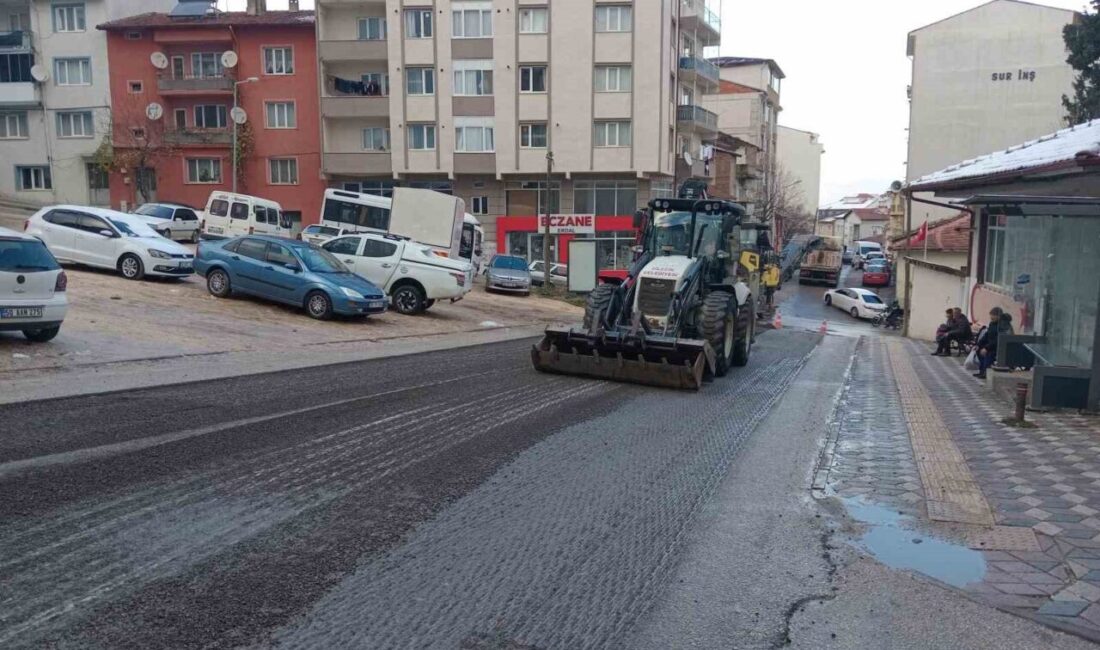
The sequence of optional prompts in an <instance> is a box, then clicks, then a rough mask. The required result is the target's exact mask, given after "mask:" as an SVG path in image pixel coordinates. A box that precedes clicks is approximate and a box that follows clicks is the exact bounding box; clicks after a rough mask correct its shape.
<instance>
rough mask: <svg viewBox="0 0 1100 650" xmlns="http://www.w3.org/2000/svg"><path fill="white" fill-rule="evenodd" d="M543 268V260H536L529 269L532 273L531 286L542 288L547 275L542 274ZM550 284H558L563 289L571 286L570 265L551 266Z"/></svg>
mask: <svg viewBox="0 0 1100 650" xmlns="http://www.w3.org/2000/svg"><path fill="white" fill-rule="evenodd" d="M542 267H543V264H542V260H535V261H534V262H531V265H530V266H528V267H527V270H528V271H530V272H531V284H532V285H534V286H536V287H541V286H542V283H543V278H544V276H545V275H546V274H545V273H543V272H542ZM550 284H556V285H558V286H561V287H564V286H566V285H567V284H569V265H568V264H553V263H552V264H550Z"/></svg>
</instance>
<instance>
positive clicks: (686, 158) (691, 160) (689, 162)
mask: <svg viewBox="0 0 1100 650" xmlns="http://www.w3.org/2000/svg"><path fill="white" fill-rule="evenodd" d="M684 162H685V163H686V164H687V166H688V167H691V166H692V165H693V164H694V163H695V159H694V158H692V157H691V152H690V151H685V152H684Z"/></svg>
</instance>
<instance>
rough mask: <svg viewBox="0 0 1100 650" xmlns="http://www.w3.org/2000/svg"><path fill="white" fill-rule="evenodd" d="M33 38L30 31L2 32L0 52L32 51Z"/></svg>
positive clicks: (0, 34) (0, 33) (0, 35)
mask: <svg viewBox="0 0 1100 650" xmlns="http://www.w3.org/2000/svg"><path fill="white" fill-rule="evenodd" d="M32 40H33V38H32V34H31V33H30V32H26V31H15V32H0V52H30V51H31V41H32Z"/></svg>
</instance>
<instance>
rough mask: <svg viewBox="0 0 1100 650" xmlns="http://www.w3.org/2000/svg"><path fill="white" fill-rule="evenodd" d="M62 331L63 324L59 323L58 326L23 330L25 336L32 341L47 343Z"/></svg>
mask: <svg viewBox="0 0 1100 650" xmlns="http://www.w3.org/2000/svg"><path fill="white" fill-rule="evenodd" d="M60 331H61V326H60V325H58V326H57V327H44V328H42V329H40V330H23V336H25V337H27V340H28V341H31V342H32V343H45V342H47V341H52V340H53V338H54V337H55V336H57V333H58V332H60Z"/></svg>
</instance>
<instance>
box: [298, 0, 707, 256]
mask: <svg viewBox="0 0 1100 650" xmlns="http://www.w3.org/2000/svg"><path fill="white" fill-rule="evenodd" d="M719 30H720V24H719V18H718V16H717V15H716V14H715V13H714V12H713V11H712V10H711V9H709V8H708V7H707V5H706V4H705V3H704V2H703V1H702V0H633V1H629V0H616V1H610V2H609V1H604V0H553V2H550V1H548V0H541V1H540V0H461V1H460V0H434V1H430V0H318V2H317V39H318V52H319V58H320V62H319V64H320V85H321V88H320V94H321V117H322V120H321V121H322V127H321V128H322V134H321V137H322V153H323V169H322V172H323V174H324V175H325V177H326V179H327V180H328V182H329V184H330V185H331V186H333V187H343V188H346V189H351V190H359V191H369V192H379V193H383V194H385V193H386V192H387V191H388V190H389V188H392V187H393V186H394V185H395V184H400V185H411V186H420V187H430V188H433V189H438V190H441V191H446V192H452V193H454V194H455V195H458V196H460V197H462V198H463V199H465V201H466V205H467V210H468V211H469V212H471V213H472V214H475V215H476V216H478V218H479V219H480V220H481V221H482V223H483V225H484V226H485V228H486V243H487V244H488V246H487V248H489V249H490V250H491V249H492V248H495V247H496V246H494V244H497V243H499V244H500V245H501V246H506V247H507V248H508V249H509V250H510V251H511V252H518V253H521V254H526V255H528V256H530V257H541V249H539V250H534V248H533V247H536V246H539V245H540V244H541V239H538V238H532V243H531V244H530V245H528V244H527V243H526V241H523V242H522V243H523V245H520V243H521V240H523V239H524V237H515V238H508V237H506V233H505V232H504V230H505V227H504V226H505V225H506V224H507V223H508V222H507V221H506V220H504V221H501V220H500V219H505V218H517V219H519V218H526V217H533V216H534V215H535V214H536V213H539V214H541V213H544V212H545V211H546V210H547V209H549V210H550V211H551V212H553V213H580V214H596V215H597V220H598V219H599V218H600V217H601V216H614V215H619V216H622V215H630V214H632V213H633V212H634V210H635V209H636V208H637V207H638V206H639V205H642V204H644V203H645V202H646V201H648V200H649V198H650V197H651V196H654V195H668V194H671V193H672V192H673V188H674V184H675V182H676V181H678V180H683V179H684V178H687V177H689V176H701V177H705V176H707V175H708V174H710V173H712V170H710V169H709V164H708V163H707V161H706V160H705V154H706V153H709V151H710V150H709V149H708V148H707V147H706V146H705V145H706V144H707V143H709V142H711V141H712V140H713V138H714V137H715V136H716V135H717V118H716V116H715V115H714V114H713V113H711V112H710V111H707V110H706V109H704V108H703V107H702V106H701V104H702V101H701V98H702V96H703V95H705V94H708V93H711V92H714V90H715V89H716V88H717V84H718V70H717V68H715V66H713V65H712V64H711V63H709V61H707V59H706V57H705V56H704V54H703V51H704V48H709V47H716V46H717V45H718V44H719V38H720V36H719ZM685 151H687V152H688V153H689V154H691V155H690V158H689V159H690V161H691V164H690V165H688V164H687V162H686V160H688V159H685V157H684V156H683V153H684V152H685ZM550 154H552V156H553V167H552V170H551V174H550V179H549V185H548V184H547V163H548V156H549V155H550ZM498 222H499V223H500V224H501V228H500V229H498V227H497V226H498ZM516 223H518V222H516ZM508 227H509V228H512V227H518V226H514V224H513V225H511V226H508ZM513 239H515V241H516V243H515V244H514V245H513V242H512V240H513ZM536 239H538V241H537V242H536V241H535V240H536ZM505 242H507V243H505ZM555 255H557V252H556V251H555ZM559 257H560V256H559Z"/></svg>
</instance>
